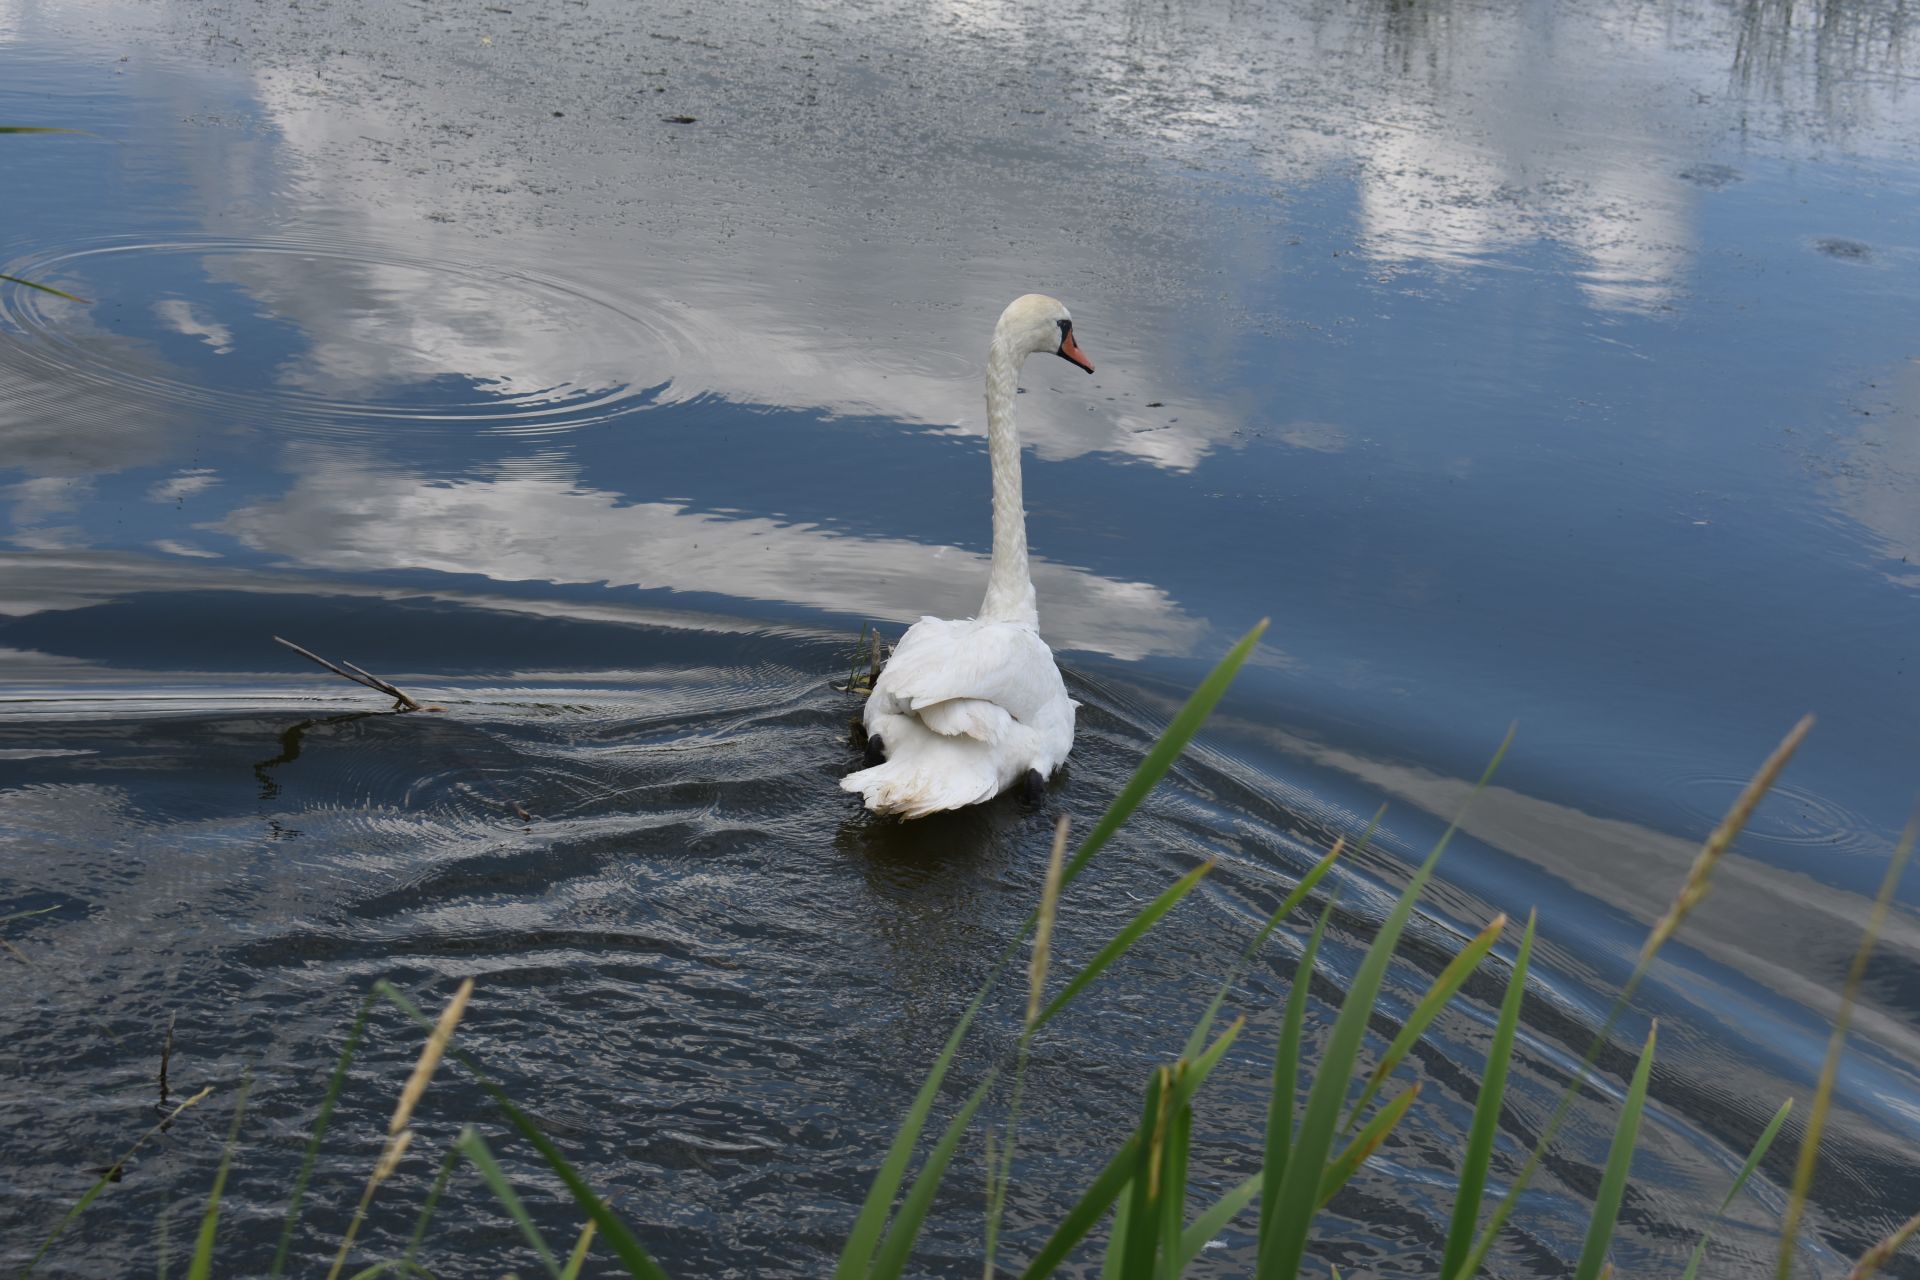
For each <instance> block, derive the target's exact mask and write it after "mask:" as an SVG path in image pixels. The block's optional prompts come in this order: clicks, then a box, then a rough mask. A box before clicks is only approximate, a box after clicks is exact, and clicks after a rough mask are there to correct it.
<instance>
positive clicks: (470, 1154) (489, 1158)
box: [453, 1125, 560, 1277]
mask: <svg viewBox="0 0 1920 1280" xmlns="http://www.w3.org/2000/svg"><path fill="white" fill-rule="evenodd" d="M453 1145H454V1147H455V1149H456V1150H458V1151H459V1152H460V1154H461V1155H463V1156H465V1157H466V1158H467V1163H469V1164H471V1165H472V1166H473V1167H474V1168H476V1169H478V1170H479V1171H480V1176H481V1178H483V1179H485V1181H486V1184H487V1186H488V1187H490V1188H492V1190H493V1194H494V1198H495V1199H497V1200H498V1201H500V1203H501V1205H502V1206H504V1207H505V1209H506V1211H507V1214H508V1216H509V1217H511V1218H512V1219H513V1220H514V1221H515V1222H516V1223H518V1224H519V1226H520V1234H521V1235H523V1236H525V1237H526V1238H527V1243H528V1244H530V1245H532V1246H533V1251H534V1252H535V1253H537V1254H539V1255H540V1262H541V1264H542V1265H543V1266H545V1267H546V1269H547V1274H548V1275H550V1276H554V1277H558V1276H559V1274H560V1261H559V1259H557V1258H555V1257H554V1256H553V1250H552V1249H551V1248H549V1247H548V1245H547V1238H546V1237H545V1236H543V1235H541V1234H540V1228H539V1227H536V1226H535V1225H533V1217H532V1215H531V1214H529V1213H528V1212H527V1206H526V1205H525V1204H523V1203H521V1200H520V1196H519V1195H518V1193H516V1192H515V1191H514V1189H513V1184H512V1183H511V1182H509V1181H507V1175H506V1173H505V1172H504V1171H502V1170H501V1168H500V1162H499V1161H498V1160H495V1159H494V1158H493V1152H492V1150H491V1149H490V1148H488V1146H487V1140H486V1139H485V1138H483V1137H481V1136H480V1133H479V1130H477V1129H475V1128H474V1127H473V1126H472V1125H468V1126H467V1127H466V1128H464V1129H462V1130H460V1136H459V1137H458V1138H456V1139H455V1140H454V1143H453Z"/></svg>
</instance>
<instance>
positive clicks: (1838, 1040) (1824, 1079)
mask: <svg viewBox="0 0 1920 1280" xmlns="http://www.w3.org/2000/svg"><path fill="white" fill-rule="evenodd" d="M1917 831H1920V817H1916V818H1914V819H1913V820H1910V821H1909V822H1908V823H1907V829H1906V830H1905V831H1903V832H1901V833H1900V843H1899V844H1898V845H1897V846H1895V848H1894V851H1893V859H1892V861H1890V862H1889V863H1888V864H1887V874H1886V875H1885V876H1884V877H1883V878H1882V879H1881V881H1880V892H1879V893H1878V894H1876V895H1875V896H1874V899H1873V911H1872V913H1871V914H1869V915H1868V916H1867V928H1866V932H1864V933H1862V934H1861V935H1860V945H1859V947H1858V948H1857V949H1856V950H1855V951H1854V953H1853V963H1852V964H1851V965H1849V966H1848V967H1847V980H1846V984H1845V985H1844V986H1843V987H1842V988H1841V990H1840V1011H1839V1012H1838V1013H1836V1014H1834V1016H1833V1032H1832V1034H1831V1035H1829V1036H1828V1037H1827V1057H1826V1061H1824V1062H1823V1063H1821V1064H1820V1083H1819V1084H1818V1085H1816V1086H1815V1087H1814V1091H1813V1105H1812V1106H1811V1107H1809V1108H1808V1109H1807V1131H1806V1133H1805V1134H1803V1135H1802V1136H1801V1138H1800V1158H1799V1160H1797V1161H1796V1162H1795V1163H1794V1167H1793V1190H1792V1192H1791V1193H1790V1194H1789V1195H1788V1196H1787V1211H1786V1214H1785V1216H1784V1217H1783V1218H1782V1220H1781V1223H1780V1258H1779V1261H1778V1263H1777V1264H1776V1266H1775V1268H1774V1274H1775V1276H1777V1277H1778V1280H1787V1278H1788V1277H1789V1276H1790V1275H1792V1273H1793V1246H1794V1239H1795V1237H1796V1236H1798V1235H1799V1232H1800V1218H1801V1215H1802V1214H1803V1213H1805V1212H1806V1207H1807V1195H1808V1193H1809V1192H1810V1191H1812V1189H1813V1171H1814V1167H1815V1166H1816V1165H1817V1164H1818V1163H1819V1161H1820V1138H1821V1135H1822V1134H1823V1133H1825V1131H1826V1127H1827V1111H1828V1110H1829V1108H1831V1106H1832V1105H1833V1086H1834V1081H1835V1080H1836V1079H1838V1077H1839V1074H1840V1051H1841V1049H1842V1047H1843V1046H1844V1045H1845V1044H1846V1039H1847V1025H1848V1024H1849V1023H1850V1022H1852V1021H1853V1004H1854V1001H1855V999H1857V998H1858V996H1859V994H1860V980H1861V979H1862V978H1864V977H1865V976H1866V973H1867V961H1868V960H1869V959H1870V958H1871V957H1872V955H1873V944H1874V943H1875V942H1877V941H1878V940H1879V938H1880V930H1881V928H1882V927H1884V926H1885V924H1886V922H1887V908H1888V907H1889V906H1891V905H1892V902H1893V893H1894V890H1895V889H1896V888H1897V887H1898V886H1899V884H1900V875H1901V873H1902V872H1904V871H1905V870H1906V869H1907V859H1908V857H1910V856H1911V855H1912V853H1913V841H1914V836H1915V834H1916V832H1917ZM1913 1227H1914V1223H1912V1222H1909V1223H1908V1224H1907V1225H1906V1226H1903V1227H1902V1228H1901V1229H1900V1230H1899V1231H1896V1232H1894V1234H1893V1235H1891V1236H1888V1237H1887V1238H1886V1239H1885V1240H1883V1241H1881V1242H1880V1243H1879V1244H1877V1245H1875V1246H1874V1247H1873V1248H1872V1249H1870V1250H1868V1251H1867V1255H1866V1257H1863V1258H1861V1259H1860V1263H1859V1265H1858V1266H1856V1267H1855V1268H1854V1274H1856V1275H1860V1274H1865V1273H1862V1272H1861V1271H1860V1267H1861V1266H1865V1265H1866V1263H1867V1259H1868V1258H1871V1257H1873V1256H1874V1255H1875V1254H1877V1253H1879V1251H1880V1250H1882V1249H1885V1250H1886V1257H1891V1256H1892V1253H1893V1250H1895V1249H1898V1248H1899V1247H1900V1242H1901V1241H1903V1240H1905V1239H1906V1236H1907V1235H1911V1234H1912V1233H1913ZM1903 1232H1904V1233H1905V1234H1902V1233H1903ZM1885 1260H1886V1258H1885V1257H1882V1258H1881V1259H1880V1260H1879V1261H1877V1262H1875V1263H1874V1264H1873V1265H1874V1266H1875V1267H1878V1266H1879V1265H1880V1262H1884V1261H1885Z"/></svg>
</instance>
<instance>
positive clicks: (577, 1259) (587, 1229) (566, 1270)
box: [560, 1221, 593, 1280]
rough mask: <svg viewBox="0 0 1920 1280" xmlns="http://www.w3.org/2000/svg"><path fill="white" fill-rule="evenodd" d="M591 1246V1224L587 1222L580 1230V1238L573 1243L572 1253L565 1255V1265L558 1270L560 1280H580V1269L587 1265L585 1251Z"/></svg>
mask: <svg viewBox="0 0 1920 1280" xmlns="http://www.w3.org/2000/svg"><path fill="white" fill-rule="evenodd" d="M592 1244H593V1223H592V1222H591V1221H589V1222H588V1223H587V1225H586V1226H584V1227H582V1228H580V1238H579V1239H577V1240H575V1241H574V1242H573V1252H572V1253H570V1254H568V1255H567V1265H566V1266H565V1267H563V1268H561V1270H560V1280H580V1268H582V1267H584V1266H586V1265H587V1250H588V1248H590V1247H591V1246H592Z"/></svg>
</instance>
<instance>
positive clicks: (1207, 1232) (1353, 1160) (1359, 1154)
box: [1175, 1084, 1421, 1274]
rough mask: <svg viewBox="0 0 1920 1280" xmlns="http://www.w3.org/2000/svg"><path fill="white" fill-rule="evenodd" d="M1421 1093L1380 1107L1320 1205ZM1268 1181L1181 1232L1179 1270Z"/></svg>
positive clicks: (1329, 1177) (1333, 1169)
mask: <svg viewBox="0 0 1920 1280" xmlns="http://www.w3.org/2000/svg"><path fill="white" fill-rule="evenodd" d="M1419 1092H1421V1090H1419V1086H1417V1084H1415V1086H1413V1088H1409V1090H1407V1092H1404V1094H1400V1096H1398V1098H1394V1100H1392V1102H1390V1103H1386V1105H1384V1107H1380V1113H1379V1115H1375V1117H1373V1119H1371V1121H1369V1123H1367V1126H1365V1128H1363V1130H1361V1132H1359V1136H1357V1138H1354V1142H1352V1144H1350V1146H1348V1148H1346V1151H1342V1153H1340V1157H1338V1159H1336V1161H1334V1163H1331V1165H1329V1167H1327V1174H1325V1176H1323V1178H1321V1194H1319V1203H1323V1205H1325V1203H1327V1201H1329V1199H1332V1196H1334V1192H1338V1190H1340V1188H1342V1186H1346V1182H1348V1180H1350V1178H1352V1176H1354V1173H1356V1171H1357V1169H1359V1167H1361V1165H1363V1163H1365V1159H1367V1157H1369V1155H1373V1151H1375V1150H1377V1148H1379V1146H1380V1142H1382V1140H1384V1138H1386V1134H1388V1132H1392V1128H1394V1126H1396V1125H1398V1123H1400V1119H1402V1117H1404V1115H1405V1113H1407V1107H1409V1105H1413V1098H1415V1096H1417V1094H1419ZM1265 1180H1267V1174H1265V1173H1256V1174H1252V1176H1250V1178H1246V1180H1242V1182H1240V1184H1238V1186H1235V1188H1233V1190H1231V1192H1227V1194H1225V1196H1221V1197H1219V1199H1217V1201H1213V1205H1212V1207H1210V1209H1208V1211H1206V1213H1202V1215H1200V1217H1198V1219H1194V1222H1192V1226H1188V1228H1187V1230H1185V1232H1181V1251H1179V1268H1185V1267H1187V1265H1188V1263H1192V1261H1194V1259H1196V1257H1200V1249H1204V1247H1206V1242H1208V1240H1212V1238H1213V1236H1217V1234H1221V1230H1225V1228H1227V1222H1231V1221H1233V1219H1236V1217H1238V1215H1240V1211H1242V1209H1246V1207H1248V1205H1250V1203H1254V1199H1256V1197H1258V1196H1260V1192H1261V1186H1263V1184H1265ZM1175 1274H1179V1270H1175Z"/></svg>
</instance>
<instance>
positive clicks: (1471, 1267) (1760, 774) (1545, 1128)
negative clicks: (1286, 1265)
mask: <svg viewBox="0 0 1920 1280" xmlns="http://www.w3.org/2000/svg"><path fill="white" fill-rule="evenodd" d="M1812 728H1813V717H1812V716H1803V717H1801V719H1800V721H1799V722H1798V723H1797V724H1795V725H1794V726H1793V728H1792V729H1790V730H1788V732H1787V736H1786V737H1784V738H1782V739H1781V740H1780V745H1779V746H1777V747H1775V748H1774V749H1773V751H1772V752H1771V753H1770V754H1769V755H1768V756H1767V758H1766V759H1765V760H1764V761H1762V762H1761V764H1760V768H1759V769H1758V770H1757V771H1755V773H1754V775H1753V777H1752V778H1751V779H1749V780H1748V782H1747V785H1746V786H1745V787H1743V788H1742V789H1741V791H1740V794H1739V795H1738V796H1736V797H1735V798H1734V801H1733V804H1732V806H1731V807H1730V808H1728V810H1727V813H1726V816H1725V817H1724V818H1722V819H1721V820H1720V825H1718V826H1716V827H1715V828H1714V829H1713V831H1712V832H1711V833H1710V834H1709V835H1708V836H1707V838H1706V840H1705V841H1704V842H1703V843H1702V844H1701V846H1700V852H1699V854H1698V855H1696V856H1695V858H1694V862H1693V866H1692V868H1691V869H1689V870H1688V872H1687V878H1686V880H1685V882H1684V883H1682V885H1681V886H1680V891H1679V892H1678V893H1677V894H1675V895H1674V900H1673V903H1672V905H1671V906H1669V907H1668V909H1667V911H1666V913H1665V914H1664V915H1662V916H1661V917H1660V919H1659V920H1658V921H1656V922H1655V923H1654V926H1653V928H1652V929H1650V930H1649V931H1648V933H1647V940H1646V942H1645V943H1644V944H1642V946H1641V948H1640V958H1639V959H1638V960H1637V961H1636V962H1635V963H1634V966H1633V972H1631V973H1629V974H1628V975H1627V980H1626V982H1624V983H1623V984H1621V987H1620V992H1619V994H1618V995H1616V996H1615V997H1614V998H1613V1004H1612V1005H1611V1006H1609V1007H1608V1009H1607V1016H1606V1017H1605V1018H1604V1019H1602V1020H1601V1023H1600V1030H1599V1031H1597V1032H1595V1033H1594V1037H1593V1043H1592V1044H1591V1045H1589V1046H1588V1048H1587V1052H1586V1056H1585V1057H1583V1058H1582V1059H1581V1060H1580V1065H1579V1067H1578V1068H1577V1069H1576V1070H1575V1071H1574V1073H1573V1076H1572V1078H1571V1079H1570V1080H1569V1081H1568V1083H1567V1086H1566V1088H1564V1089H1563V1090H1561V1092H1560V1101H1559V1102H1557V1103H1555V1104H1554V1109H1553V1114H1552V1115H1550V1116H1548V1117H1547V1122H1546V1124H1544V1125H1542V1126H1541V1127H1540V1136H1539V1137H1538V1138H1536V1139H1534V1143H1533V1149H1532V1150H1531V1151H1529V1152H1528V1153H1527V1159H1526V1162H1525V1163H1524V1164H1522V1165H1521V1166H1520V1172H1519V1173H1518V1174H1516V1175H1514V1177H1513V1180H1512V1181H1511V1182H1510V1183H1509V1184H1508V1185H1507V1190H1506V1194H1505V1195H1503V1196H1501V1197H1500V1202H1499V1203H1498V1204H1496V1205H1495V1206H1494V1208H1493V1213H1492V1214H1491V1215H1490V1216H1489V1217H1488V1219H1487V1225H1486V1226H1485V1227H1484V1228H1482V1229H1481V1232H1480V1234H1479V1236H1478V1237H1477V1238H1476V1239H1475V1240H1474V1244H1473V1248H1472V1249H1471V1250H1470V1251H1469V1252H1468V1254H1467V1259H1466V1261H1465V1262H1463V1263H1461V1264H1460V1269H1459V1270H1458V1271H1456V1272H1454V1273H1453V1275H1452V1276H1451V1277H1448V1278H1447V1280H1471V1277H1473V1276H1474V1275H1475V1274H1476V1273H1478V1272H1479V1270H1480V1268H1481V1266H1482V1264H1484V1263H1485V1262H1486V1259H1487V1254H1488V1252H1489V1251H1490V1250H1491V1249H1492V1248H1493V1242H1494V1241H1495V1240H1496V1239H1498V1238H1499V1236H1500V1232H1501V1229H1502V1228H1503V1227H1505V1226H1506V1222H1507V1219H1508V1217H1510V1216H1511V1215H1512V1213H1513V1210H1514V1208H1515V1206H1517V1205H1518V1204H1519V1203H1520V1197H1521V1195H1522V1194H1523V1193H1525V1191H1526V1189H1527V1187H1528V1185H1529V1180H1530V1179H1531V1178H1532V1177H1533V1173H1534V1170H1536V1169H1538V1168H1539V1167H1540V1162H1541V1160H1542V1159H1543V1158H1544V1157H1545V1156H1546V1153H1547V1149H1548V1148H1549V1147H1551V1146H1552V1145H1553V1140H1554V1139H1555V1138H1556V1137H1558V1136H1559V1134H1560V1126H1561V1125H1562V1124H1564V1123H1566V1119H1567V1116H1568V1115H1569V1114H1570V1113H1571V1112H1572V1110H1573V1103H1574V1099H1575V1098H1576V1097H1578V1096H1579V1093H1580V1089H1581V1088H1582V1086H1584V1085H1585V1084H1586V1083H1587V1072H1588V1071H1589V1070H1591V1069H1592V1067H1593V1064H1594V1062H1595V1061H1596V1060H1597V1059H1598V1058H1599V1055H1600V1050H1601V1049H1602V1047H1604V1046H1605V1045H1607V1044H1610V1043H1611V1040H1610V1039H1609V1037H1610V1036H1612V1034H1613V1028H1614V1026H1615V1025H1616V1024H1617V1023H1618V1022H1619V1020H1620V1015H1621V1014H1622V1013H1624V1012H1625V1011H1626V1008H1627V1006H1628V1004H1630V1003H1631V1002H1632V1000H1633V994H1634V992H1636V991H1638V990H1639V989H1640V981H1641V979H1643V978H1645V977H1646V975H1647V971H1648V970H1649V969H1650V968H1651V967H1652V965H1653V961H1654V958H1655V957H1656V956H1658V955H1659V953H1660V949H1661V948H1662V947H1664V946H1665V945H1666V944H1667V942H1668V940H1669V939H1671V938H1672V937H1673V935H1674V933H1675V932H1677V931H1678V930H1679V928H1680V926H1681V925H1682V924H1683V923H1684V922H1685V921H1686V918H1687V916H1688V915H1689V914H1691V912H1692V911H1693V909H1694V908H1695V907H1697V906H1699V904H1700V902H1701V900H1702V899H1704V898H1705V897H1706V895H1707V892H1708V891H1709V889H1710V888H1711V887H1712V880H1713V872H1714V869H1715V868H1716V867H1717V866H1718V865H1719V862H1720V859H1721V858H1722V857H1723V856H1724V855H1725V853H1726V851H1727V850H1728V849H1730V848H1732V847H1733V842H1734V840H1735V839H1736V838H1738V836H1739V834H1740V832H1741V830H1742V829H1743V828H1744V827H1745V826H1746V823H1747V820H1748V819H1749V818H1751V817H1752V816H1753V811H1754V809H1755V808H1756V807H1757V806H1758V805H1759V803H1760V800H1761V798H1762V797H1764V796H1765V795H1766V793H1767V792H1768V791H1769V790H1770V789H1771V788H1772V786H1773V784H1774V782H1775V781H1777V780H1778V778H1779V776H1780V774H1781V772H1782V771H1783V770H1784V769H1785V768H1786V766H1787V763H1788V761H1790V760H1791V759H1792V758H1793V754H1794V752H1795V751H1797V750H1798V749H1799V747H1800V744H1801V743H1802V742H1803V741H1805V740H1806V736H1807V734H1808V733H1809V732H1810V731H1811V730H1812ZM1789 1207H1791V1206H1789Z"/></svg>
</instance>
